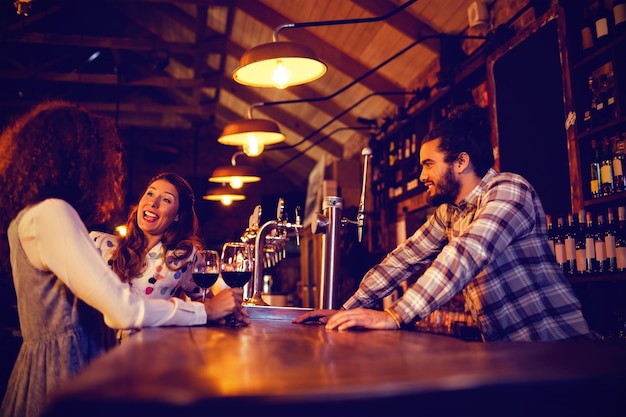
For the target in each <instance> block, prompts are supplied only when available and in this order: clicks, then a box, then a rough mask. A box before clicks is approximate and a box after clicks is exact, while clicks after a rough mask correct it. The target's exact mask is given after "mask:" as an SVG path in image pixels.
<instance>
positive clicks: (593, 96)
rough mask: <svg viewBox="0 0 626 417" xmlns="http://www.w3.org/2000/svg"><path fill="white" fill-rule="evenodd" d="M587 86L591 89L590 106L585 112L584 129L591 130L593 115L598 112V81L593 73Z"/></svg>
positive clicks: (588, 79)
mask: <svg viewBox="0 0 626 417" xmlns="http://www.w3.org/2000/svg"><path fill="white" fill-rule="evenodd" d="M587 87H588V89H589V94H590V100H589V107H588V108H586V109H585V111H584V112H583V129H584V130H591V128H593V115H594V114H595V112H596V95H597V92H596V83H595V81H594V78H593V76H592V75H590V76H589V78H587Z"/></svg>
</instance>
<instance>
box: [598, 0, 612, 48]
mask: <svg viewBox="0 0 626 417" xmlns="http://www.w3.org/2000/svg"><path fill="white" fill-rule="evenodd" d="M594 28H595V35H596V37H595V39H594V44H595V45H596V46H601V45H605V44H606V43H608V41H609V38H610V35H611V34H610V30H611V15H610V14H609V11H608V10H607V8H606V7H605V4H604V0H598V1H597V2H596V10H595V17H594Z"/></svg>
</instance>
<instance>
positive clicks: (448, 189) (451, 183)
mask: <svg viewBox="0 0 626 417" xmlns="http://www.w3.org/2000/svg"><path fill="white" fill-rule="evenodd" d="M434 188H435V193H434V194H430V193H429V194H428V195H427V198H426V201H427V202H428V204H430V205H431V206H433V207H437V206H440V205H441V204H446V203H447V204H453V203H454V202H455V201H456V198H457V196H458V195H459V191H460V189H461V183H460V182H459V181H457V180H456V178H454V172H453V171H452V167H449V168H448V170H447V171H446V174H445V175H444V176H443V178H442V179H441V180H440V181H439V182H437V183H435V185H434Z"/></svg>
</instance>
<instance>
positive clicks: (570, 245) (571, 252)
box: [565, 213, 578, 275]
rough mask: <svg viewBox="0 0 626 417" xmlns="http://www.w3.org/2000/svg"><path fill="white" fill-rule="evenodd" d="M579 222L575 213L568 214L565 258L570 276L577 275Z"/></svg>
mask: <svg viewBox="0 0 626 417" xmlns="http://www.w3.org/2000/svg"><path fill="white" fill-rule="evenodd" d="M577 223H578V222H577V221H576V218H575V217H574V214H573V213H568V214H567V225H566V226H565V227H566V229H565V230H566V232H565V257H566V258H567V263H568V265H567V271H568V273H569V275H576V274H577V272H578V269H577V267H576V238H577V235H578V224H577Z"/></svg>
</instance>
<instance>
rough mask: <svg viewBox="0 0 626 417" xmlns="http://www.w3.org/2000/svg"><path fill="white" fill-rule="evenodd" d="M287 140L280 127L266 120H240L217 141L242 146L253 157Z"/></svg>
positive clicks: (225, 128)
mask: <svg viewBox="0 0 626 417" xmlns="http://www.w3.org/2000/svg"><path fill="white" fill-rule="evenodd" d="M284 140H285V135H284V134H283V133H281V131H280V129H279V128H278V125H277V124H276V123H274V122H272V121H270V120H265V119H252V118H250V119H239V120H235V121H234V122H230V123H228V124H227V125H226V127H224V130H223V131H222V136H220V137H219V138H217V141H218V142H219V143H221V144H223V145H230V146H241V147H242V148H243V152H244V153H245V154H246V155H248V156H251V157H254V156H258V155H260V154H261V153H262V152H263V150H264V149H265V147H266V146H267V145H273V144H276V143H280V142H282V141H284Z"/></svg>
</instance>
